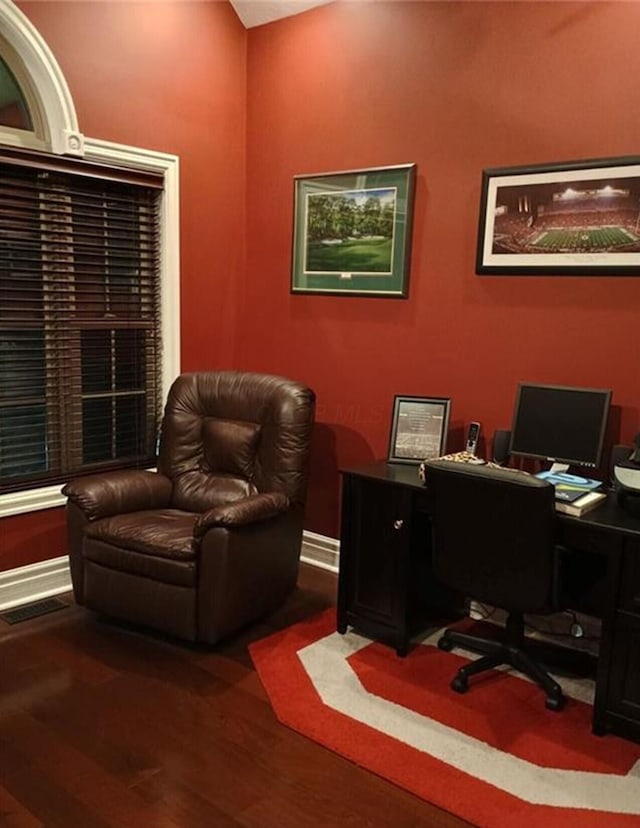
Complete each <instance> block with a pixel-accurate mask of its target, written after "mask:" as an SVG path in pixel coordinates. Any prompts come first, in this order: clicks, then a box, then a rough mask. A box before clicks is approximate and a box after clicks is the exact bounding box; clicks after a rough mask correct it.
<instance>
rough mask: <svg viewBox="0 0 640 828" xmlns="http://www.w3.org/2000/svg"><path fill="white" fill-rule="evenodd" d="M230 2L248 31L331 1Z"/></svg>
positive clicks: (265, 0)
mask: <svg viewBox="0 0 640 828" xmlns="http://www.w3.org/2000/svg"><path fill="white" fill-rule="evenodd" d="M230 2H231V5H232V6H233V8H234V9H235V10H236V14H237V15H238V17H239V18H240V20H241V21H242V23H243V24H244V26H245V28H247V29H250V28H252V27H253V26H261V25H262V24H263V23H270V22H271V21H272V20H280V18H282V17H291V15H293V14H300V12H303V11H307V9H312V8H313V7H314V6H324V5H325V3H330V2H331V0H230Z"/></svg>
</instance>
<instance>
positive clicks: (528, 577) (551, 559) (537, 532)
mask: <svg viewBox="0 0 640 828" xmlns="http://www.w3.org/2000/svg"><path fill="white" fill-rule="evenodd" d="M425 478H426V479H425V482H426V486H427V489H428V492H429V497H430V499H431V501H432V505H431V510H432V520H433V568H434V571H435V574H436V576H437V577H438V578H440V579H441V580H442V582H443V583H444V584H446V585H448V586H450V587H453V588H454V589H456V590H459V591H460V592H461V593H463V594H464V595H466V596H467V597H468V598H470V599H472V600H473V599H475V600H477V601H480V602H483V603H487V604H490V605H491V606H494V607H498V608H501V609H504V610H506V611H507V612H508V618H507V622H506V629H505V634H504V636H503V639H502V640H501V641H497V640H490V639H486V638H480V637H479V636H475V635H471V634H467V633H463V632H457V631H455V630H446V631H445V633H444V635H443V636H442V638H441V639H440V641H439V642H438V646H439V647H440V649H442V650H451V649H452V648H453V647H454V646H460V647H465V648H467V649H469V650H473V651H477V652H479V653H481V654H484V657H483V658H480V659H478V660H477V661H474V662H471V663H470V664H468V665H467V666H466V667H463V668H462V669H461V670H459V671H458V673H457V675H456V676H455V678H454V679H453V681H452V682H451V687H452V688H453V690H456V691H457V692H458V693H464V692H466V690H467V689H468V683H469V677H470V676H473V675H476V674H477V673H480V672H483V671H485V670H489V669H491V668H492V667H497V666H498V665H500V664H510V665H512V666H513V667H515V668H516V669H517V670H519V671H520V672H521V673H524V674H525V675H527V676H529V677H530V678H531V679H533V680H534V681H536V682H537V683H538V684H539V685H540V686H541V687H542V689H543V690H544V691H545V693H546V694H547V699H546V706H547V707H548V708H549V709H550V710H560V709H561V708H562V706H563V704H564V697H563V695H562V690H561V688H560V685H559V684H558V683H557V682H556V681H554V679H553V678H551V676H550V675H549V674H548V673H547V672H546V671H545V670H544V668H543V667H542V666H541V665H540V664H538V663H537V662H536V661H534V660H533V658H532V657H531V655H530V654H529V653H528V652H527V651H526V640H525V635H524V613H535V614H547V613H552V612H554V611H556V610H557V609H559V594H560V589H559V585H560V575H559V572H560V567H559V558H560V550H559V549H558V548H557V547H556V546H555V544H554V490H553V486H552V485H550V484H549V483H547V482H546V481H543V480H538V478H536V477H534V476H531V475H526V474H522V473H521V472H517V471H513V470H508V469H499V468H493V467H490V466H477V465H470V464H466V463H456V462H453V461H450V460H432V461H429V462H427V463H426V464H425Z"/></svg>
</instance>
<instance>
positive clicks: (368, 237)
mask: <svg viewBox="0 0 640 828" xmlns="http://www.w3.org/2000/svg"><path fill="white" fill-rule="evenodd" d="M415 170H416V165H415V164H402V165H398V166H395V167H375V168H372V169H366V170H348V171H345V172H333V173H321V174H317V175H297V176H295V177H294V192H293V200H294V208H293V217H294V223H293V255H292V275H291V292H292V293H334V294H345V295H346V294H350V295H356V296H387V297H396V298H401V299H405V298H406V297H407V295H408V282H409V256H410V253H411V223H412V218H413V195H414V186H415Z"/></svg>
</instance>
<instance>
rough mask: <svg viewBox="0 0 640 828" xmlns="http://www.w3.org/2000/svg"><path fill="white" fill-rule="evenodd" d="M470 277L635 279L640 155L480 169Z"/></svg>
mask: <svg viewBox="0 0 640 828" xmlns="http://www.w3.org/2000/svg"><path fill="white" fill-rule="evenodd" d="M476 273H478V274H485V273H486V274H498V275H504V276H509V275H520V274H551V275H558V276H561V275H564V274H567V275H572V276H577V275H580V276H595V275H622V276H640V158H637V157H633V158H605V159H598V160H589V161H571V162H566V163H561V164H547V165H542V166H530V167H503V168H498V169H486V170H484V171H483V173H482V194H481V202H480V223H479V227H478V247H477V255H476Z"/></svg>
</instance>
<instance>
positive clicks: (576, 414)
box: [509, 383, 611, 468]
mask: <svg viewBox="0 0 640 828" xmlns="http://www.w3.org/2000/svg"><path fill="white" fill-rule="evenodd" d="M610 403H611V391H610V390H605V389H597V388H565V387H563V386H559V385H534V384H530V383H520V384H519V385H518V394H517V397H516V404H515V410H514V415H513V424H512V427H511V442H510V446H509V453H510V454H511V455H513V456H515V457H532V458H537V459H540V460H550V461H551V462H555V463H563V464H567V465H570V466H586V467H588V468H597V467H598V466H599V465H600V461H601V458H602V446H603V442H604V434H605V430H606V427H607V417H608V414H609V405H610Z"/></svg>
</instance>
